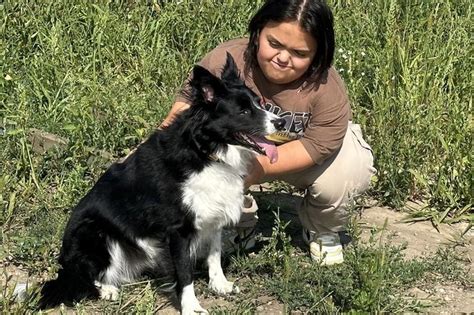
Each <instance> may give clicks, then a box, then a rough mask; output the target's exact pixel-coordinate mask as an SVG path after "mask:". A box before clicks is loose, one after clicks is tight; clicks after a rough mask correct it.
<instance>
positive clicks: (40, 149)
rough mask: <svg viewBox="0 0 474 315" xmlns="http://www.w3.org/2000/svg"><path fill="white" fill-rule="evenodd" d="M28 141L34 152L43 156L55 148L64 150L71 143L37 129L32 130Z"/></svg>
mask: <svg viewBox="0 0 474 315" xmlns="http://www.w3.org/2000/svg"><path fill="white" fill-rule="evenodd" d="M28 140H29V141H30V143H31V146H32V148H33V152H35V153H38V154H43V153H45V152H47V151H50V150H52V149H54V148H59V149H64V148H65V147H66V146H67V144H68V142H69V141H68V140H67V139H64V138H61V137H60V136H58V135H55V134H52V133H49V132H46V131H43V130H39V129H35V128H32V129H30V134H29V136H28Z"/></svg>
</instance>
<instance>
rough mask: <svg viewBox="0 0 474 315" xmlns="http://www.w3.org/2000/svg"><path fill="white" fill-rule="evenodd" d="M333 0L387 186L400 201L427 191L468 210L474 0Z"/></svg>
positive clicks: (454, 209) (450, 207) (451, 208)
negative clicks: (473, 12) (472, 0)
mask: <svg viewBox="0 0 474 315" xmlns="http://www.w3.org/2000/svg"><path fill="white" fill-rule="evenodd" d="M332 4H333V9H334V12H335V16H336V22H335V23H336V24H335V25H336V29H337V38H338V46H339V54H338V55H337V57H336V65H337V67H338V68H339V69H342V71H343V72H342V75H343V76H344V78H345V79H346V83H347V85H348V88H349V92H350V95H351V97H352V100H353V105H354V111H355V114H356V115H355V117H356V120H358V121H359V122H361V123H362V125H363V126H364V129H365V131H366V133H367V136H368V138H369V142H370V143H371V144H372V146H373V149H374V153H375V158H376V164H377V168H378V170H379V173H378V183H377V186H376V190H377V193H378V194H379V196H380V197H381V198H382V199H383V200H384V201H385V202H387V203H388V204H390V205H395V206H400V205H402V204H403V203H404V202H405V201H406V200H407V199H408V198H409V199H413V200H420V199H421V200H423V201H425V202H426V203H427V204H428V205H429V207H431V208H434V209H436V210H438V211H441V212H445V211H447V212H449V213H450V214H451V215H452V216H458V217H459V216H462V217H463V218H466V217H467V214H468V210H472V205H473V191H472V152H473V151H472V137H473V129H472V128H473V117H472V95H473V83H472V82H473V73H474V72H473V66H472V65H473V62H472V61H473V45H472V44H473V42H472V31H473V26H472V25H473V24H472V9H473V5H472V2H471V1H442V2H440V1H424V0H418V1H400V0H398V1H397V0H390V1H363V0H362V1H332ZM471 213H472V212H471ZM471 220H472V216H471Z"/></svg>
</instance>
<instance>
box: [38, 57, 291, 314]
mask: <svg viewBox="0 0 474 315" xmlns="http://www.w3.org/2000/svg"><path fill="white" fill-rule="evenodd" d="M190 87H191V88H190V90H191V91H190V93H191V97H192V99H193V102H192V105H191V107H190V108H189V109H188V110H186V111H184V112H183V113H182V114H180V115H179V117H177V118H176V120H175V121H174V122H173V123H172V124H171V125H170V126H169V127H168V128H166V129H164V130H157V131H156V132H155V133H154V134H152V135H151V136H150V137H149V138H148V140H147V141H145V142H144V143H143V144H142V145H140V146H139V147H138V148H137V150H136V151H135V153H133V154H132V155H131V156H130V157H128V158H127V159H126V160H125V161H124V162H123V163H115V164H113V165H112V166H111V167H110V168H109V169H108V170H107V171H106V172H105V173H104V174H103V175H102V176H101V177H100V179H99V180H98V182H97V183H96V184H95V185H94V187H93V188H92V189H91V190H90V191H89V192H88V193H87V195H86V196H85V197H84V198H82V200H81V201H80V202H79V204H78V205H77V206H76V207H75V208H74V209H73V211H72V215H71V217H70V219H69V222H68V224H67V226H66V230H65V232H64V237H63V241H62V248H61V253H60V257H59V264H60V265H61V268H60V269H59V271H58V277H57V279H55V280H51V281H48V282H46V283H45V284H44V285H43V286H42V289H41V298H40V300H39V306H40V308H48V307H54V306H56V305H59V304H60V303H65V304H66V305H71V304H73V303H74V302H79V301H81V300H82V299H85V298H99V297H100V298H105V299H116V298H117V297H118V292H119V287H120V285H121V284H124V283H129V282H131V281H134V280H135V279H138V278H139V277H141V276H143V275H144V274H147V273H153V274H157V273H160V272H161V273H164V274H168V275H172V276H173V281H174V282H175V284H176V290H177V294H178V298H179V299H180V303H181V312H182V313H183V314H193V313H194V312H206V311H205V310H204V309H203V308H202V307H201V306H200V304H199V301H198V300H197V298H196V296H195V293H194V287H193V272H194V264H195V259H196V257H197V255H198V253H200V251H205V252H204V253H203V257H206V260H207V265H208V267H209V287H210V288H211V289H212V290H213V291H215V292H217V293H219V294H226V293H230V292H233V291H234V292H237V291H238V289H237V287H235V286H234V284H233V283H232V282H229V281H227V279H226V277H225V276H224V273H223V271H222V267H221V230H222V228H223V227H224V226H229V225H233V224H236V223H237V222H238V221H239V218H240V212H241V205H242V204H243V196H244V177H245V176H246V174H247V171H248V167H249V165H250V162H251V161H252V159H253V158H254V154H256V153H260V154H263V153H266V154H267V155H268V156H269V158H270V159H271V160H272V161H274V160H275V159H276V158H277V157H276V156H275V154H276V149H275V147H274V146H273V145H271V143H269V142H267V141H265V140H264V137H265V136H266V135H270V134H272V133H274V132H276V131H278V130H281V129H282V128H283V125H284V121H283V120H282V119H281V118H279V117H278V116H276V115H274V114H272V113H269V112H266V111H265V110H263V109H262V108H261V106H260V105H259V101H260V99H259V97H258V96H256V95H255V94H254V93H253V92H252V91H251V90H250V89H248V88H247V87H246V86H245V84H244V83H243V81H242V80H241V79H240V77H239V73H238V71H237V68H236V65H235V62H234V60H233V59H232V57H231V56H230V54H228V55H227V60H226V64H225V66H224V68H223V70H222V75H221V78H218V77H216V76H214V75H213V74H211V73H210V72H209V71H207V70H206V69H204V68H202V67H200V66H195V67H194V69H193V74H192V79H191V80H190ZM201 255H202V254H201Z"/></svg>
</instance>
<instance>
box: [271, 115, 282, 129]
mask: <svg viewBox="0 0 474 315" xmlns="http://www.w3.org/2000/svg"><path fill="white" fill-rule="evenodd" d="M272 123H273V126H275V129H276V130H283V128H285V119H283V118H278V119H273V120H272Z"/></svg>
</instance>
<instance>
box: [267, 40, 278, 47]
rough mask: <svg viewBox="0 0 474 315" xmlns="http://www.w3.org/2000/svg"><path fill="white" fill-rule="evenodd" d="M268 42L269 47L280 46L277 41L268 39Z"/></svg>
mask: <svg viewBox="0 0 474 315" xmlns="http://www.w3.org/2000/svg"><path fill="white" fill-rule="evenodd" d="M268 43H269V44H270V47H272V48H280V47H281V45H280V43H277V42H274V41H269V42H268Z"/></svg>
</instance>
